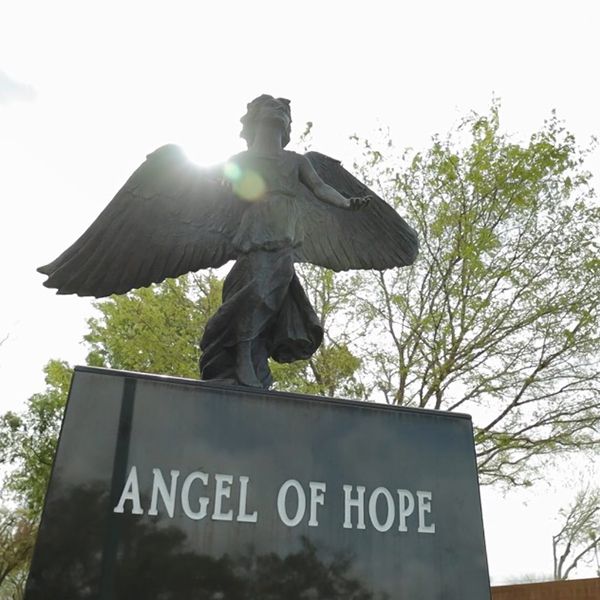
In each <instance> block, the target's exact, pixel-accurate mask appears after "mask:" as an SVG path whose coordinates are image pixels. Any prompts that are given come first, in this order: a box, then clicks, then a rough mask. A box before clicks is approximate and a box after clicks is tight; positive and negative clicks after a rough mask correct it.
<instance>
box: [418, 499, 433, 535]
mask: <svg viewBox="0 0 600 600" xmlns="http://www.w3.org/2000/svg"><path fill="white" fill-rule="evenodd" d="M417 499H418V504H419V528H418V529H417V531H418V532H419V533H435V523H432V524H431V525H425V513H426V512H427V513H430V512H431V492H417Z"/></svg>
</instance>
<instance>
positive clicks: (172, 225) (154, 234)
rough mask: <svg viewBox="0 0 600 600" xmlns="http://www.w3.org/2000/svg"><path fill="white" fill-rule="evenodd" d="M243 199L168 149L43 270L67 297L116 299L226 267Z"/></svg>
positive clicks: (136, 175)
mask: <svg viewBox="0 0 600 600" xmlns="http://www.w3.org/2000/svg"><path fill="white" fill-rule="evenodd" d="M239 210H240V202H239V200H236V198H235V197H234V196H233V194H232V193H231V191H230V190H229V189H228V188H226V187H224V186H223V185H221V182H220V181H219V178H218V176H217V175H216V173H214V172H212V171H208V170H202V169H200V168H198V167H197V166H195V165H193V164H192V163H191V162H189V161H188V160H187V159H186V158H185V156H184V154H183V152H182V151H181V149H180V148H178V147H177V146H174V145H168V146H162V147H161V148H159V149H158V150H156V151H155V152H153V153H152V154H149V155H148V157H147V159H146V161H145V162H144V163H143V164H142V165H141V166H140V167H139V168H138V169H137V170H136V171H135V172H134V173H133V175H132V176H131V177H130V178H129V180H128V181H127V182H126V183H125V185H124V186H123V187H122V188H121V190H120V191H119V192H118V193H117V195H116V196H115V197H114V198H113V200H112V201H111V202H110V204H109V205H108V206H107V207H106V208H105V209H104V211H103V212H102V213H101V214H100V216H99V217H98V218H97V219H96V220H95V221H94V222H93V223H92V225H91V226H90V227H89V228H88V230H87V231H86V232H85V233H84V234H83V235H82V236H81V237H80V238H79V239H78V240H77V241H76V242H75V243H74V244H73V245H72V246H71V247H70V248H68V249H67V250H66V251H65V252H63V253H62V254H61V255H60V256H59V257H58V258H57V259H56V260H54V261H52V262H51V263H49V264H47V265H45V266H43V267H40V268H39V269H38V271H40V272H41V273H44V274H45V275H48V279H47V280H46V281H45V282H44V285H45V286H46V287H50V288H56V289H57V290H58V292H57V293H59V294H78V295H79V296H96V297H97V298H100V297H102V296H108V295H110V294H122V293H125V292H127V291H129V290H131V289H133V288H137V287H144V286H147V285H149V284H151V283H157V282H160V281H162V280H163V279H165V278H167V277H177V276H179V275H182V274H183V273H187V272H189V271H197V270H198V269H203V268H206V267H219V266H221V265H222V264H224V263H226V262H227V261H228V260H230V259H232V258H234V249H233V247H232V246H231V242H230V240H231V238H232V235H233V231H232V229H233V228H234V227H235V225H236V223H237V222H239V219H238V218H237V213H238V211H239Z"/></svg>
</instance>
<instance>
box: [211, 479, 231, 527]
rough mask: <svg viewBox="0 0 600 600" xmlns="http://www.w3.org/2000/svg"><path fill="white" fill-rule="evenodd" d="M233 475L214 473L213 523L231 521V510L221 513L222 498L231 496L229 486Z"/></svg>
mask: <svg viewBox="0 0 600 600" xmlns="http://www.w3.org/2000/svg"><path fill="white" fill-rule="evenodd" d="M232 483H233V475H221V474H219V473H215V510H214V511H213V514H212V519H213V521H233V510H231V509H229V510H228V511H227V512H223V507H222V502H223V498H229V497H230V496H231V484H232Z"/></svg>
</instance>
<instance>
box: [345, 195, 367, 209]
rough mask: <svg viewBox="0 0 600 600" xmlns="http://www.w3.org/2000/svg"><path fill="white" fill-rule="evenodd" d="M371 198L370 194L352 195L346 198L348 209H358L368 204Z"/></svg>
mask: <svg viewBox="0 0 600 600" xmlns="http://www.w3.org/2000/svg"><path fill="white" fill-rule="evenodd" d="M370 200H371V196H362V197H354V198H348V209H350V210H360V209H361V208H364V207H365V206H367V204H369V201H370Z"/></svg>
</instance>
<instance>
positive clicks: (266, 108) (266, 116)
mask: <svg viewBox="0 0 600 600" xmlns="http://www.w3.org/2000/svg"><path fill="white" fill-rule="evenodd" d="M257 120H258V121H266V122H269V123H273V122H277V123H279V124H281V125H282V126H283V127H284V128H285V129H286V130H289V128H290V125H291V123H292V118H291V116H290V109H289V106H288V105H287V104H285V103H284V102H281V101H279V100H277V98H269V99H267V100H265V101H264V102H263V104H262V105H261V107H260V109H259V111H258V114H257Z"/></svg>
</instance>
